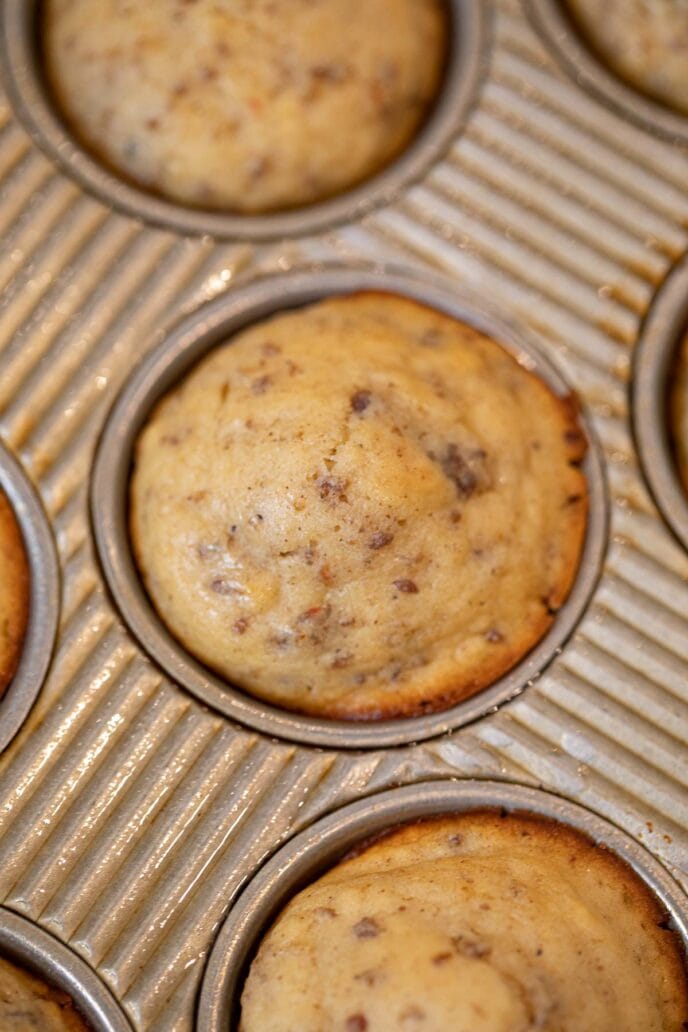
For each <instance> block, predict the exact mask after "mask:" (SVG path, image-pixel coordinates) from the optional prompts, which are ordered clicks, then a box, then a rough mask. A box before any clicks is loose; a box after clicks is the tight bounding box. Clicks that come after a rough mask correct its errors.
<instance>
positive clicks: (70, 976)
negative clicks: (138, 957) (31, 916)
mask: <svg viewBox="0 0 688 1032" xmlns="http://www.w3.org/2000/svg"><path fill="white" fill-rule="evenodd" d="M0 955H2V956H3V957H6V958H7V959H8V960H11V961H14V962H15V963H16V964H18V965H20V966H21V967H24V968H26V969H27V970H29V971H32V972H33V973H34V974H36V975H38V976H39V977H40V978H43V979H44V980H45V981H46V982H47V983H49V984H50V985H52V986H54V987H55V988H57V989H61V990H62V991H63V992H65V993H67V995H68V996H70V997H71V998H72V1000H73V1001H74V1004H75V1005H76V1008H77V1010H78V1011H79V1013H80V1015H81V1016H82V1017H83V1018H84V1019H85V1020H86V1021H87V1022H88V1024H89V1025H90V1026H91V1027H92V1029H93V1032H131V1029H132V1027H131V1025H130V1024H129V1021H128V1020H127V1018H126V1017H125V1016H124V1012H123V1011H122V1010H121V1009H120V1007H119V1004H118V1003H117V1002H116V1001H115V998H114V996H113V995H112V993H111V992H110V990H109V989H108V988H107V987H106V986H105V984H104V983H103V982H102V981H101V980H100V978H99V977H98V975H97V974H96V973H95V971H93V969H92V968H90V967H89V966H88V964H86V962H85V961H83V960H82V959H81V957H79V956H77V954H76V953H74V952H73V950H70V949H69V947H68V946H65V945H64V944H63V943H62V942H60V941H59V939H56V938H54V936H52V935H50V933H49V932H46V931H45V930H44V929H43V928H39V926H38V925H36V924H34V923H33V921H27V919H26V918H25V917H21V916H20V915H19V914H15V913H14V912H13V911H11V910H8V909H7V908H6V907H0Z"/></svg>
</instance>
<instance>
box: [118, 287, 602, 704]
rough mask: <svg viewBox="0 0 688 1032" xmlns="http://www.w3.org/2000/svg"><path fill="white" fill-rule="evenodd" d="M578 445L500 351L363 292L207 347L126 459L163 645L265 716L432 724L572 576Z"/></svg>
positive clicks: (580, 487) (556, 405)
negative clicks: (256, 704)
mask: <svg viewBox="0 0 688 1032" xmlns="http://www.w3.org/2000/svg"><path fill="white" fill-rule="evenodd" d="M584 450H585V440H584V437H583V435H582V433H581V430H580V427H579V425H578V422H577V420H576V416H575V410H574V407H573V406H572V405H571V403H570V402H569V401H568V400H563V399H561V398H559V397H556V396H555V395H554V394H553V393H552V391H551V390H550V389H549V388H548V387H546V386H545V385H544V383H543V382H542V381H541V380H540V379H539V378H538V377H537V376H535V375H533V374H532V373H531V372H529V371H528V370H526V369H525V368H524V367H523V366H521V365H519V363H518V362H517V361H516V360H515V359H514V358H513V357H512V356H511V355H510V354H509V353H508V352H506V351H505V350H504V349H503V348H502V347H501V346H500V345H499V344H496V343H495V342H494V341H492V340H490V339H489V338H488V337H486V336H484V335H483V334H481V333H479V332H478V331H477V330H475V329H473V328H471V327H469V326H467V325H464V324H462V323H459V322H457V321H456V320H454V319H452V318H450V317H449V316H447V315H444V314H442V313H440V312H438V311H434V310H432V309H430V308H427V307H425V306H424V305H420V304H416V303H415V302H412V301H409V300H407V299H405V298H401V297H398V296H395V295H389V294H376V293H363V294H357V295H354V296H348V297H339V298H333V299H330V300H326V301H322V302H319V303H317V304H314V305H311V306H309V307H305V308H301V309H299V310H297V311H293V312H287V313H283V314H280V315H277V316H275V317H273V318H271V319H268V320H266V321H264V322H260V323H258V324H256V325H254V326H251V327H250V328H248V329H246V330H244V331H242V332H240V333H239V334H237V335H236V336H235V337H234V338H233V339H232V341H231V342H230V343H229V344H227V345H226V346H223V347H218V348H216V349H215V350H214V351H213V352H212V353H211V354H210V355H209V356H208V357H207V358H205V359H204V360H203V361H201V362H200V363H199V365H198V366H197V367H195V368H194V369H193V370H192V371H191V372H190V373H189V374H188V375H187V377H186V378H185V379H184V381H183V382H182V383H181V384H180V385H179V386H177V387H175V388H174V389H173V390H172V391H170V393H169V394H168V395H167V396H166V397H165V398H164V400H163V401H162V402H161V403H160V404H159V405H158V406H157V408H156V409H155V411H154V412H153V414H152V416H151V418H150V420H149V421H148V423H147V425H146V426H145V427H144V429H143V431H142V433H141V435H140V438H139V440H138V444H137V449H136V458H135V467H134V472H133V476H132V482H131V515H130V518H131V532H132V540H133V544H134V549H135V554H136V557H137V561H138V564H139V568H140V570H141V573H142V575H143V579H144V581H145V584H146V587H147V589H148V592H149V594H150V596H151V598H152V600H153V602H154V604H155V606H156V608H157V609H158V612H159V613H160V615H161V616H162V618H163V620H164V621H165V622H166V623H167V625H168V626H169V628H170V629H171V631H172V632H173V633H174V634H175V635H176V637H178V638H179V639H180V641H181V642H182V643H183V644H184V645H185V646H186V647H187V648H188V649H189V650H190V651H191V652H193V653H194V654H195V655H196V656H198V657H199V658H200V659H201V660H203V661H204V662H205V663H207V664H208V665H209V666H211V667H213V668H214V669H216V670H218V671H219V672H220V673H221V674H223V675H224V676H225V677H226V678H228V679H229V680H230V681H232V682H235V683H236V684H238V685H240V686H241V687H243V688H245V689H246V690H247V691H249V692H251V693H253V694H255V695H257V696H259V697H260V698H263V699H267V700H269V701H270V702H274V703H276V704H277V705H280V706H284V707H286V708H288V709H293V710H298V711H300V712H305V713H314V714H321V715H324V716H328V717H342V718H345V719H379V718H384V717H396V716H408V715H413V714H417V713H422V712H428V711H432V710H437V709H442V708H446V707H447V706H449V705H451V704H453V703H455V702H458V701H460V700H461V699H463V698H466V697H468V696H469V695H472V694H474V693H475V692H476V691H478V690H479V689H481V688H483V687H485V686H486V685H488V684H490V683H492V681H494V680H495V679H496V678H497V677H498V676H499V675H500V674H502V673H504V672H505V671H506V670H508V669H509V668H510V667H511V666H512V665H513V664H514V663H516V662H517V661H518V660H519V659H520V658H521V657H522V656H523V655H524V653H525V652H527V651H528V650H529V649H530V648H531V647H532V646H533V645H534V644H535V642H537V641H538V639H539V638H540V637H541V636H542V634H543V633H544V632H545V630H546V629H547V628H548V627H549V625H550V624H551V622H552V620H553V617H554V613H555V611H556V610H557V609H558V608H559V607H560V606H561V604H562V602H563V600H564V599H565V598H566V596H567V594H568V591H569V588H570V586H571V583H572V580H573V578H574V576H575V572H576V568H577V564H578V559H579V556H580V551H581V546H582V541H583V537H584V532H585V522H586V511H587V491H586V483H585V479H584V477H583V474H582V473H581V470H580V468H579V464H580V461H581V458H582V456H583V452H584Z"/></svg>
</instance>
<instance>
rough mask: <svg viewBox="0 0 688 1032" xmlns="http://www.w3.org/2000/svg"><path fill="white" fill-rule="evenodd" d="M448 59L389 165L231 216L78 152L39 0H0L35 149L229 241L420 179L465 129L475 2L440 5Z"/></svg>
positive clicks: (265, 233) (297, 230)
mask: <svg viewBox="0 0 688 1032" xmlns="http://www.w3.org/2000/svg"><path fill="white" fill-rule="evenodd" d="M447 5H448V8H449V13H450V17H451V35H450V43H449V57H448V61H447V68H446V71H445V75H444V81H443V84H442V88H441V90H440V94H439V97H438V99H437V102H436V104H435V105H434V106H433V109H432V110H431V112H430V114H429V116H428V119H427V121H426V123H425V125H424V126H422V127H421V130H420V132H419V133H418V135H417V136H416V138H415V140H413V141H412V142H411V144H410V145H409V146H408V147H407V148H406V149H405V150H404V151H403V152H402V153H401V154H400V155H399V157H398V158H397V159H395V160H394V161H393V162H392V163H391V164H390V165H389V166H387V167H386V168H385V169H383V170H382V171H381V172H379V173H378V174H377V175H375V176H373V177H371V178H370V179H368V180H367V181H366V182H364V183H362V184H360V185H359V186H356V187H353V188H352V189H350V190H347V191H346V192H345V193H342V194H340V195H338V196H336V197H333V198H332V199H330V200H326V201H321V202H319V203H317V204H312V205H309V206H308V207H304V208H300V209H295V210H294V211H287V212H281V213H277V214H274V215H260V216H249V215H232V214H229V213H228V214H224V213H218V212H211V211H200V210H194V209H193V208H190V207H184V206H182V205H180V204H175V203H174V202H171V201H168V200H165V199H164V198H162V197H158V196H156V195H155V194H153V193H149V192H147V191H145V190H142V189H140V188H139V187H137V186H136V185H135V184H133V183H130V182H127V181H126V180H124V179H123V178H120V177H118V176H117V175H116V174H114V173H113V172H111V171H110V170H109V169H108V168H107V167H106V166H105V165H104V164H101V163H99V162H98V161H97V160H96V159H94V158H93V157H92V155H91V154H90V153H89V152H88V151H87V150H85V149H84V148H83V147H82V146H81V144H80V143H79V142H78V141H77V140H76V139H75V138H74V137H73V136H72V134H71V133H70V132H69V131H68V129H67V128H66V127H65V126H64V124H63V122H62V121H61V119H60V118H59V117H58V115H57V114H56V113H55V110H54V108H53V105H52V103H51V99H50V96H49V93H48V91H47V89H46V85H45V82H44V78H43V75H42V74H41V68H40V54H39V42H38V37H39V31H38V19H39V14H40V0H29V2H26V0H7V2H6V3H5V4H4V5H3V9H2V12H1V13H0V25H1V27H2V35H1V36H0V47H1V49H0V60H1V63H2V66H3V68H4V73H5V89H6V90H7V93H8V96H9V97H11V99H12V103H13V105H14V108H15V111H16V112H17V115H18V116H19V117H20V118H21V119H22V121H23V122H24V124H25V125H26V127H27V129H28V130H29V132H30V133H31V134H32V136H33V138H34V139H35V141H36V142H37V143H38V145H39V146H40V147H41V148H42V149H43V150H44V151H45V152H46V154H47V155H48V156H49V157H50V158H51V159H52V160H54V161H56V162H58V163H59V164H60V165H61V167H62V168H63V169H64V171H65V172H66V173H67V174H68V175H70V176H73V177H74V178H75V179H76V180H77V181H78V182H79V183H80V184H81V185H82V186H83V187H84V188H85V189H87V190H90V191H91V192H93V193H94V194H95V195H96V196H97V197H99V198H101V200H103V201H104V202H105V203H106V204H112V205H113V206H114V207H116V208H119V209H121V210H122V211H124V212H126V213H127V214H129V215H132V216H134V217H135V218H140V219H143V220H144V221H146V222H153V223H156V224H158V225H160V226H167V227H168V228H170V229H173V230H176V231H177V232H180V233H193V234H201V233H210V234H212V235H213V236H215V237H218V238H221V237H226V238H228V239H232V240H241V239H246V240H260V239H279V238H283V237H288V236H295V235H301V234H305V233H317V232H321V231H322V230H325V229H328V228H330V227H331V226H334V225H337V224H338V223H342V222H348V221H351V220H353V219H356V218H360V217H361V216H362V215H363V214H365V212H367V211H369V210H370V209H371V208H374V207H375V206H377V205H380V204H384V203H386V202H388V201H389V200H390V198H392V197H394V196H395V195H396V194H398V193H399V191H400V190H401V189H403V188H404V187H405V186H407V185H408V184H409V183H412V182H413V181H414V180H416V179H418V178H419V177H420V176H422V175H423V174H424V172H425V171H426V170H427V169H428V168H429V166H430V165H431V164H432V163H433V161H436V160H437V159H438V158H439V157H440V156H441V155H442V154H443V152H444V151H446V149H447V147H448V146H449V144H450V142H451V141H452V140H453V139H454V138H455V136H456V135H457V133H458V132H460V130H461V128H462V126H463V125H464V124H465V121H466V118H467V117H468V113H469V111H470V109H471V106H472V104H473V102H474V100H475V97H476V93H477V90H478V86H479V83H480V80H481V77H482V75H483V72H484V67H483V64H482V60H481V58H482V55H483V54H484V51H485V43H486V34H487V33H488V31H489V25H488V19H487V10H486V6H485V5H484V4H483V3H481V0H447Z"/></svg>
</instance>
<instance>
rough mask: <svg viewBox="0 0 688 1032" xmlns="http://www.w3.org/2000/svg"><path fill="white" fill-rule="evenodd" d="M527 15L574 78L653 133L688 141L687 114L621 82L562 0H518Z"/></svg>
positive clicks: (670, 138)
mask: <svg viewBox="0 0 688 1032" xmlns="http://www.w3.org/2000/svg"><path fill="white" fill-rule="evenodd" d="M521 3H522V5H523V8H524V10H525V13H526V16H527V18H528V20H529V21H530V23H531V25H532V26H533V27H534V28H535V29H536V31H537V32H538V34H539V36H540V38H541V39H542V40H543V41H544V43H545V45H546V46H547V48H548V50H549V51H550V52H551V53H552V54H553V55H554V57H555V58H556V59H557V62H558V63H559V65H560V67H561V68H563V70H564V71H565V72H566V74H567V75H568V76H569V78H570V79H572V80H573V82H574V83H575V84H576V85H578V86H580V87H582V88H583V89H584V90H585V91H586V92H587V93H588V94H591V95H592V96H593V97H595V99H596V100H598V101H601V102H602V103H603V104H604V105H605V106H606V107H607V108H609V109H611V110H612V111H614V113H615V114H617V115H622V116H624V117H626V118H628V119H629V120H630V121H632V122H633V123H635V125H637V126H639V127H640V128H641V129H645V130H646V131H648V132H650V133H654V134H655V135H656V136H660V137H662V138H663V139H665V140H669V141H670V142H672V143H677V142H680V143H688V115H682V114H681V113H680V112H678V111H673V110H672V109H671V108H670V107H668V106H667V105H664V104H662V103H661V102H660V101H657V100H653V99H652V98H651V97H650V96H648V95H646V94H644V93H643V92H642V91H641V90H639V89H635V88H634V87H633V86H631V85H629V84H628V83H626V82H624V80H623V79H622V78H621V77H620V76H618V75H617V74H616V73H615V72H613V71H612V70H611V69H610V68H609V67H608V66H607V65H606V64H605V62H604V60H603V58H601V57H598V56H597V55H596V54H595V53H594V51H593V50H592V48H591V47H589V46H588V45H587V44H586V43H585V40H584V39H583V38H582V36H581V35H580V33H579V32H578V31H577V29H576V27H575V25H574V24H573V22H572V20H571V18H570V16H569V15H568V14H567V12H566V11H565V10H564V4H563V0H521Z"/></svg>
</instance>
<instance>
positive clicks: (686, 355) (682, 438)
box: [671, 333, 688, 493]
mask: <svg viewBox="0 0 688 1032" xmlns="http://www.w3.org/2000/svg"><path fill="white" fill-rule="evenodd" d="M671 433H672V437H673V441H674V450H675V452H676V462H677V465H678V472H679V476H680V477H681V480H682V481H683V486H684V487H685V489H686V493H688V333H687V334H686V335H685V337H684V338H683V341H682V343H681V346H680V348H679V351H678V355H677V358H676V366H675V369H674V376H673V384H672V389H671Z"/></svg>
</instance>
